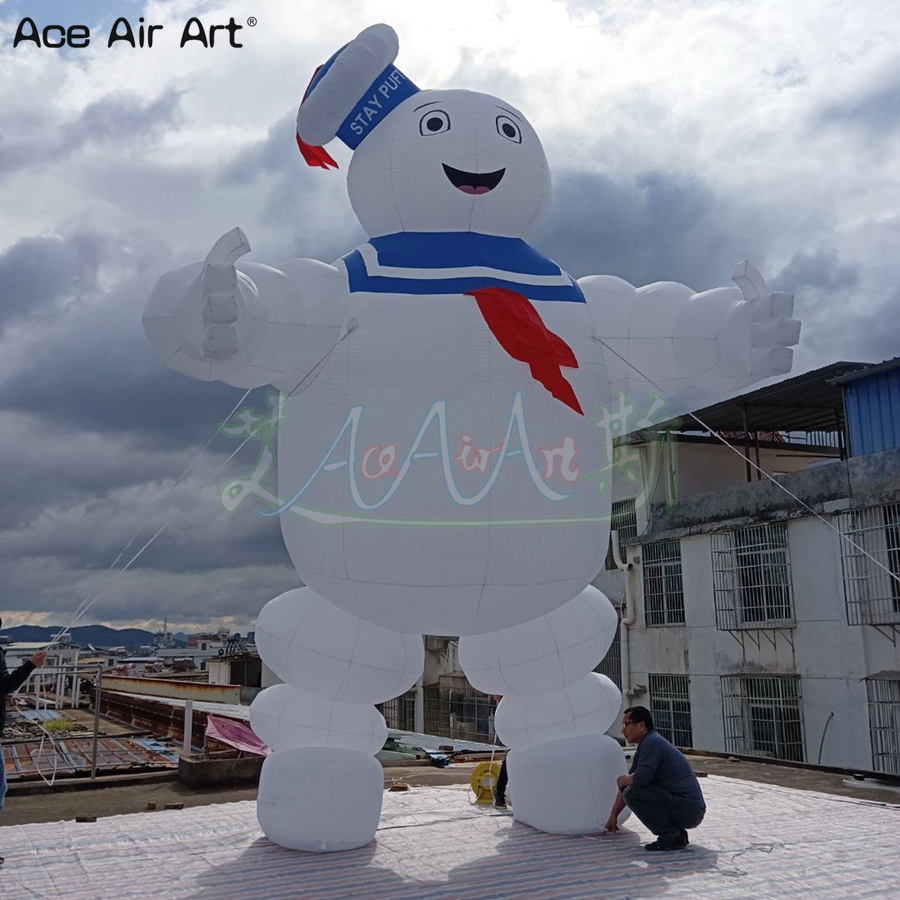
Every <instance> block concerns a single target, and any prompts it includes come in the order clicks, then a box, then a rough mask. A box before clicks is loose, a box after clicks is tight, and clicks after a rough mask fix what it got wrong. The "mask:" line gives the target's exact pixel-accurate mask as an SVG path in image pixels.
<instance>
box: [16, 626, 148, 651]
mask: <svg viewBox="0 0 900 900" xmlns="http://www.w3.org/2000/svg"><path fill="white" fill-rule="evenodd" d="M64 627H65V626H63V625H51V626H50V627H49V628H42V627H41V626H40V625H17V626H16V627H15V628H4V629H3V631H2V632H0V634H5V635H8V636H9V639H10V640H11V641H24V642H32V641H35V642H36V641H51V640H52V639H53V635H54V634H58V633H59V632H60V631H62V629H63V628H64ZM69 633H70V634H71V635H72V640H73V641H74V642H75V643H76V644H80V645H81V646H82V647H85V646H87V645H88V644H90V645H91V646H93V647H97V648H98V649H106V648H108V647H129V648H131V647H142V646H144V645H146V644H152V643H153V632H152V631H144V630H143V629H141V628H107V627H106V626H105V625H77V626H76V627H75V628H72V629H70V631H69Z"/></svg>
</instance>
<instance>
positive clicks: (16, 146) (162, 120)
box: [0, 88, 182, 178]
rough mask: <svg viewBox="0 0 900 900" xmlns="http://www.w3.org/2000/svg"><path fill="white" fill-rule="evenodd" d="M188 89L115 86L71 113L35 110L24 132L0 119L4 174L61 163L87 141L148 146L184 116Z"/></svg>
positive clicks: (0, 164) (112, 147)
mask: <svg viewBox="0 0 900 900" xmlns="http://www.w3.org/2000/svg"><path fill="white" fill-rule="evenodd" d="M181 97H182V92H181V91H179V90H176V89H174V88H171V89H169V90H167V91H165V92H164V93H163V94H161V95H160V96H158V97H155V98H152V99H149V100H148V99H146V98H144V97H141V96H140V95H138V94H135V93H130V92H124V91H113V92H111V93H109V94H106V95H105V96H103V97H101V98H100V99H99V100H96V101H94V102H93V103H91V104H89V105H88V106H86V107H85V108H84V109H83V110H82V111H81V112H80V113H79V114H78V115H77V116H75V117H72V118H70V119H61V120H59V119H54V120H52V121H51V120H50V118H49V112H50V110H49V107H48V109H47V114H46V116H45V117H44V118H43V119H40V118H38V117H36V116H33V117H32V119H33V121H30V122H26V123H25V127H24V128H22V133H21V134H20V132H19V130H18V129H15V130H14V126H13V123H12V122H9V121H7V122H0V129H2V130H0V178H3V177H6V176H9V175H11V174H12V173H14V172H17V171H21V170H24V169H33V168H38V167H42V166H46V165H59V164H60V163H63V162H65V161H66V160H67V159H69V158H70V157H72V156H73V155H74V154H76V153H77V152H78V151H79V150H81V149H82V148H83V147H84V146H86V145H92V146H102V147H104V148H108V149H109V151H110V152H111V153H112V152H116V151H117V150H120V149H121V148H122V147H124V146H127V145H131V144H141V145H143V146H148V145H150V144H152V143H154V142H155V140H156V139H157V137H158V136H159V135H160V134H161V133H162V132H163V130H171V129H174V128H175V127H176V126H177V125H178V124H179V123H180V120H181V115H180V103H181Z"/></svg>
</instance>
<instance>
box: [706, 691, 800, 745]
mask: <svg viewBox="0 0 900 900" xmlns="http://www.w3.org/2000/svg"><path fill="white" fill-rule="evenodd" d="M801 701H802V698H801V696H800V676H799V675H782V676H762V675H723V676H722V714H723V718H724V721H725V749H726V751H728V752H729V753H740V754H743V755H747V756H763V757H768V758H769V759H784V760H791V761H794V762H804V761H805V748H804V741H803V707H802V702H801Z"/></svg>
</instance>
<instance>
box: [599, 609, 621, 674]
mask: <svg viewBox="0 0 900 900" xmlns="http://www.w3.org/2000/svg"><path fill="white" fill-rule="evenodd" d="M616 612H617V613H618V616H619V621H621V619H622V612H621V610H617V611H616ZM621 631H622V629H621V628H617V629H616V633H615V634H614V635H613V640H612V644H610V647H609V650H608V651H607V653H606V656H604V657H603V659H602V660H601V661H600V663H599V665H598V666H597V667H596V668H595V669H594V671H595V672H599V673H600V674H601V675H605V676H606V677H607V678H608V679H609V680H610V681H612V682H613V683H614V684H615V686H616V687H617V688H618V689H619V690H620V691H621V690H622V634H621Z"/></svg>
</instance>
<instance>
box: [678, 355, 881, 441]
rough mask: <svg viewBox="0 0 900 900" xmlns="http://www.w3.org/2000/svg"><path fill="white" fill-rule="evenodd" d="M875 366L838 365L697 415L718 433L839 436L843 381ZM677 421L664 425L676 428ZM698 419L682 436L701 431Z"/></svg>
mask: <svg viewBox="0 0 900 900" xmlns="http://www.w3.org/2000/svg"><path fill="white" fill-rule="evenodd" d="M870 366H871V364H870V363H863V362H835V363H831V365H828V366H823V367H822V368H820V369H813V370H812V371H811V372H805V373H804V374H803V375H795V376H794V377H793V378H786V379H785V380H784V381H779V382H778V383H777V384H770V385H768V386H766V387H762V388H757V389H756V390H755V391H749V392H748V393H746V394H740V395H739V396H737V397H733V398H732V399H731V400H724V401H723V402H721V403H716V404H713V405H712V406H707V407H705V408H703V409H698V410H695V411H694V414H695V415H696V416H697V418H699V419H702V420H703V422H704V423H705V424H706V425H707V426H709V428H710V429H712V430H713V431H743V429H744V414H745V412H746V417H747V430H748V431H750V432H753V431H837V430H842V429H843V428H844V427H845V422H844V408H843V392H842V389H841V387H840V385H838V384H836V383H835V380H836V379H837V378H840V377H842V376H844V375H847V374H849V373H851V372H856V371H859V370H862V369H866V368H869V367H870ZM675 421H677V420H673V422H671V423H669V422H667V423H664V425H663V426H661V427H665V426H666V425H669V426H671V425H673V424H674V422H675ZM699 429H700V426H699V424H698V423H697V422H696V420H693V419H692V418H691V416H690V415H686V416H684V417H683V424H682V426H681V428H679V429H678V430H680V431H698V430H699Z"/></svg>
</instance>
